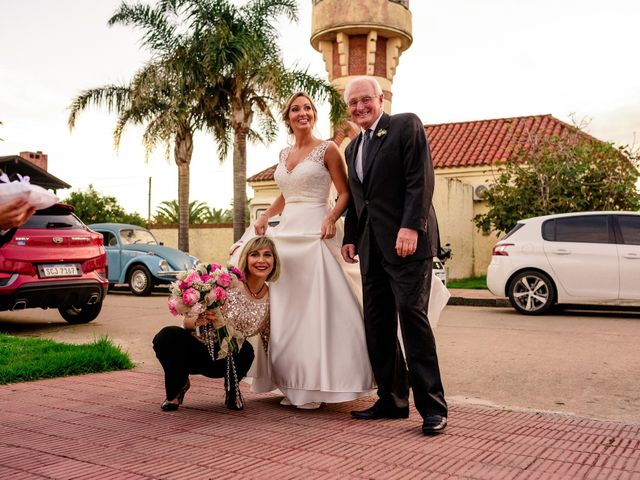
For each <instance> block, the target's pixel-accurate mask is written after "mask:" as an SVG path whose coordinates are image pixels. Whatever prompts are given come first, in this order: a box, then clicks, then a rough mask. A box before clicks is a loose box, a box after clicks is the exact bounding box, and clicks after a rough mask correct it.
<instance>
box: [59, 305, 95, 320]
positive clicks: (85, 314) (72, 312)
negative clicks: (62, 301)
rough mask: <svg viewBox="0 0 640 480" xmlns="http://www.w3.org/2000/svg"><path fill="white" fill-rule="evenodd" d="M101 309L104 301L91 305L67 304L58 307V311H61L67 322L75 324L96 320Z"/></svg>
mask: <svg viewBox="0 0 640 480" xmlns="http://www.w3.org/2000/svg"><path fill="white" fill-rule="evenodd" d="M100 310H102V301H100V302H98V303H93V304H91V305H89V304H87V305H83V306H81V307H75V306H73V305H67V306H64V307H59V308H58V311H59V312H60V315H62V318H64V319H65V320H66V321H67V322H69V323H73V324H77V323H89V322H90V321H91V320H94V319H95V318H96V317H97V316H98V314H99V313H100Z"/></svg>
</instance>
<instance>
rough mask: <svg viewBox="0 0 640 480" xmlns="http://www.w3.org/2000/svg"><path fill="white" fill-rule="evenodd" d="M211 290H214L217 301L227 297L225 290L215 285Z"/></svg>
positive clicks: (222, 300)
mask: <svg viewBox="0 0 640 480" xmlns="http://www.w3.org/2000/svg"><path fill="white" fill-rule="evenodd" d="M213 290H214V291H215V292H216V298H217V299H218V301H220V302H224V300H225V298H227V291H226V290H225V289H224V288H220V287H216V288H214V289H213Z"/></svg>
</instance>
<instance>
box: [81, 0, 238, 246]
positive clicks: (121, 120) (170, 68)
mask: <svg viewBox="0 0 640 480" xmlns="http://www.w3.org/2000/svg"><path fill="white" fill-rule="evenodd" d="M169 3H170V2H169ZM117 23H120V24H124V25H133V26H136V27H139V28H141V29H142V30H143V31H144V36H143V44H144V45H145V46H146V47H147V48H149V49H150V51H151V52H152V54H153V57H154V60H153V61H152V62H151V63H149V64H148V65H146V66H144V67H143V68H141V69H140V70H139V71H138V72H137V73H136V75H135V76H134V78H133V79H132V80H131V81H130V82H129V83H128V84H125V85H105V86H103V87H99V88H94V89H89V90H85V91H83V92H81V93H80V94H79V95H78V96H77V97H76V98H75V99H74V100H73V102H72V104H71V106H70V114H69V119H68V123H69V128H70V129H73V127H74V126H75V122H76V120H77V116H78V114H79V113H80V112H81V111H82V110H85V109H86V108H87V107H89V106H92V105H95V106H100V105H103V106H105V107H106V108H107V110H108V111H109V112H115V113H116V114H117V115H118V119H117V123H116V127H115V129H114V134H113V135H114V144H115V146H116V148H117V147H118V145H119V143H120V139H121V137H122V133H123V132H124V129H125V128H126V126H127V125H130V124H134V125H136V124H137V125H145V126H146V128H145V132H144V135H143V144H144V145H145V149H146V151H147V155H148V154H149V153H150V152H151V151H152V150H154V149H155V147H156V146H157V144H158V143H163V144H164V145H165V147H166V156H167V158H169V156H170V149H171V145H173V157H174V161H175V162H176V165H177V166H178V204H179V221H178V224H179V230H178V247H179V248H180V249H181V250H183V251H189V183H190V175H189V174H190V170H189V169H190V163H191V156H192V153H193V134H194V132H195V131H196V130H198V129H200V128H207V129H209V130H211V131H212V133H213V135H214V137H216V138H218V137H222V139H223V140H224V139H225V138H226V130H225V127H226V120H225V119H224V117H221V116H220V115H219V114H216V107H214V106H216V105H218V104H221V105H222V106H223V108H224V105H225V104H224V102H225V101H226V96H224V95H222V96H221V95H219V94H218V91H217V90H216V89H215V88H206V86H203V85H202V84H198V85H194V84H193V83H192V80H194V78H195V77H194V76H193V75H191V74H190V72H188V71H187V70H186V68H187V67H188V66H189V65H190V64H191V61H192V58H193V56H194V51H193V48H192V45H193V41H192V38H191V37H190V33H189V32H188V31H187V30H184V29H183V28H182V25H181V24H180V23H179V22H176V21H175V16H174V15H173V14H172V11H171V10H169V9H168V6H167V5H165V2H162V3H161V4H159V5H157V6H156V7H151V6H148V5H143V4H138V5H132V6H130V5H128V4H126V3H122V5H121V6H120V7H119V9H118V10H117V11H116V13H115V14H114V15H113V17H111V19H110V20H109V25H114V24H117ZM205 103H206V107H205V106H203V105H204V104H205ZM218 110H219V109H218ZM220 145H222V146H223V147H224V145H226V142H225V141H223V142H222V143H221V144H220ZM222 152H224V148H222Z"/></svg>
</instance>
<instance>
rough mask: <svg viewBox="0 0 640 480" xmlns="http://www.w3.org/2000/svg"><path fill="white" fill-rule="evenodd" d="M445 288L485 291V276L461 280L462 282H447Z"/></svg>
mask: <svg viewBox="0 0 640 480" xmlns="http://www.w3.org/2000/svg"><path fill="white" fill-rule="evenodd" d="M447 288H471V289H473V290H486V289H487V276H486V275H481V276H479V277H469V278H463V279H462V280H449V281H448V282H447Z"/></svg>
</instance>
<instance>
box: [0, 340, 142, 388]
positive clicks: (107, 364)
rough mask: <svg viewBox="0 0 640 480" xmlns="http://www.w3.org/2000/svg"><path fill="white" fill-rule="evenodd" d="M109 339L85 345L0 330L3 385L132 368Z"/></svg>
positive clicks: (0, 365) (0, 361)
mask: <svg viewBox="0 0 640 480" xmlns="http://www.w3.org/2000/svg"><path fill="white" fill-rule="evenodd" d="M133 367H134V365H133V362H131V359H129V356H128V355H127V354H126V353H124V352H123V351H122V350H121V349H120V347H117V346H115V345H113V344H112V343H111V341H110V340H109V339H107V338H100V339H99V340H96V341H94V342H92V343H88V344H84V345H72V344H69V343H58V342H54V341H53V340H44V339H39V338H19V337H13V336H11V335H6V334H4V333H0V385H6V384H8V383H16V382H27V381H31V380H39V379H41V378H54V377H65V376H69V375H79V374H82V373H98V372H108V371H112V370H126V369H129V368H133Z"/></svg>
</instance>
